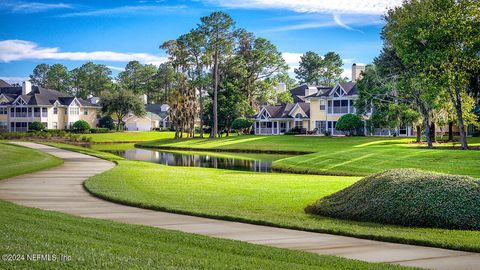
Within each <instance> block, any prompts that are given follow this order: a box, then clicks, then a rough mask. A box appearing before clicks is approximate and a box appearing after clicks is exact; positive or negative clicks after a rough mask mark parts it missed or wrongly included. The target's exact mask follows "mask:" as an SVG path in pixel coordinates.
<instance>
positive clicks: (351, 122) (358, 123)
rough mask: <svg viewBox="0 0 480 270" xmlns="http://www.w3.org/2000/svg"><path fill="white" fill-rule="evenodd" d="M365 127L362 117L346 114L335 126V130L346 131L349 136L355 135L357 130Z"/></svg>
mask: <svg viewBox="0 0 480 270" xmlns="http://www.w3.org/2000/svg"><path fill="white" fill-rule="evenodd" d="M362 126H363V122H362V119H361V118H360V116H358V115H355V114H351V113H349V114H345V115H342V116H341V117H340V118H339V119H338V121H337V124H336V126H335V129H337V130H341V131H346V132H347V133H348V135H350V136H351V135H354V134H355V131H356V130H357V129H360V128H361V127H362Z"/></svg>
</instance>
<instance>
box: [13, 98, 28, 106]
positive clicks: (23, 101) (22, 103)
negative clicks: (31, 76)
mask: <svg viewBox="0 0 480 270" xmlns="http://www.w3.org/2000/svg"><path fill="white" fill-rule="evenodd" d="M15 105H27V103H26V102H25V100H23V98H19V99H17V101H15Z"/></svg>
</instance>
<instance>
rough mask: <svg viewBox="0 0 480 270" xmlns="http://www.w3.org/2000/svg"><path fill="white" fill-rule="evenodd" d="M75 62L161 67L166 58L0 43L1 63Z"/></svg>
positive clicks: (19, 42) (33, 44) (16, 41)
mask: <svg viewBox="0 0 480 270" xmlns="http://www.w3.org/2000/svg"><path fill="white" fill-rule="evenodd" d="M47 59H50V60H73V61H112V62H127V61H132V60H137V61H140V62H142V63H148V64H155V65H159V64H161V63H163V62H165V61H166V60H167V58H166V57H162V56H156V55H153V54H147V53H120V52H112V51H95V52H60V50H59V49H58V48H42V47H38V45H37V44H36V43H34V42H31V41H26V40H2V41H0V62H6V63H8V62H12V61H21V60H47Z"/></svg>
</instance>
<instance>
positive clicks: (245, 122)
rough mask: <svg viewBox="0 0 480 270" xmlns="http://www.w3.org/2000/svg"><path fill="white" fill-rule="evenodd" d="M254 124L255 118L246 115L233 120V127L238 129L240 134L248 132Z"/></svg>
mask: <svg viewBox="0 0 480 270" xmlns="http://www.w3.org/2000/svg"><path fill="white" fill-rule="evenodd" d="M252 125H253V120H251V119H247V118H245V117H239V118H237V119H235V120H233V122H232V128H233V129H234V130H237V131H238V133H239V134H245V133H248V131H249V130H250V128H251V127H252Z"/></svg>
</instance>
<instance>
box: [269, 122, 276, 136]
mask: <svg viewBox="0 0 480 270" xmlns="http://www.w3.org/2000/svg"><path fill="white" fill-rule="evenodd" d="M270 123H271V124H272V135H273V134H275V133H273V121H270Z"/></svg>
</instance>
